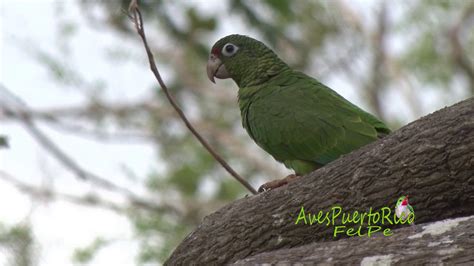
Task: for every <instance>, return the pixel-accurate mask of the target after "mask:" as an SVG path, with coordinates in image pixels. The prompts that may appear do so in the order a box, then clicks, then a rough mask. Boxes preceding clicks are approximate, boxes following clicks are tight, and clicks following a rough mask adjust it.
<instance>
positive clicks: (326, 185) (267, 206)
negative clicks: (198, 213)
mask: <svg viewBox="0 0 474 266" xmlns="http://www.w3.org/2000/svg"><path fill="white" fill-rule="evenodd" d="M472 154H474V98H470V99H467V100H465V101H463V102H460V103H458V104H456V105H454V106H451V107H449V108H444V109H442V110H440V111H437V112H435V113H433V114H431V115H428V116H426V117H423V118H421V119H419V120H417V121H415V122H412V123H410V124H408V125H407V126H405V127H403V128H401V129H399V130H397V131H396V132H393V133H392V134H390V135H389V136H387V137H385V138H384V139H381V140H378V141H376V142H374V143H371V144H369V145H367V146H365V147H362V148H361V149H359V150H357V151H354V152H352V153H350V154H348V155H346V156H343V157H342V158H340V159H338V160H336V161H334V162H332V163H330V164H328V165H326V166H325V167H323V168H320V169H318V170H317V171H315V172H313V173H311V174H309V175H307V176H304V177H301V178H299V179H297V180H295V181H294V182H292V183H290V184H289V185H287V186H286V187H282V188H277V189H275V190H270V191H268V192H265V193H261V194H259V195H256V196H252V197H247V198H244V199H240V200H237V201H235V202H233V203H231V204H229V205H227V206H225V207H223V208H222V209H220V210H219V211H217V212H215V213H213V214H211V215H209V216H207V217H206V218H204V220H203V222H202V223H201V225H199V227H198V228H197V229H196V230H195V231H194V232H192V233H191V234H189V235H188V236H187V237H186V238H185V239H184V240H183V242H182V243H181V244H180V245H179V246H178V247H177V248H176V250H175V251H174V252H173V254H172V255H171V257H170V258H169V259H168V261H167V262H166V263H167V264H168V265H186V264H190V263H194V264H196V263H197V264H206V265H211V264H226V263H232V262H235V261H237V260H242V259H244V258H247V257H251V256H254V255H257V254H260V253H263V252H270V251H273V250H279V249H284V248H293V247H297V246H303V245H307V244H311V243H315V242H316V243H318V242H321V241H331V240H337V239H338V238H333V233H334V226H325V225H320V224H316V225H312V226H310V225H304V224H302V222H301V223H300V224H295V221H296V219H297V217H298V216H299V212H300V210H301V207H302V206H304V209H305V210H307V211H310V212H311V213H317V212H318V211H319V210H322V211H329V210H330V209H331V208H332V207H333V206H335V205H337V206H342V208H343V210H344V212H345V213H347V212H350V213H352V212H353V211H356V210H357V211H359V212H365V211H368V210H369V208H373V209H374V210H378V209H380V208H382V207H390V208H391V209H392V208H393V206H394V204H395V202H396V200H397V199H398V197H400V196H401V195H410V202H411V204H412V206H413V207H414V209H415V214H416V220H415V222H416V223H417V224H420V223H427V222H433V221H437V220H441V219H446V218H453V217H460V216H469V215H474V172H473V169H474V160H473V157H472ZM392 210H393V209H392ZM335 225H340V221H336V224H335ZM385 239H386V241H392V238H391V237H385ZM407 241H409V240H407ZM326 243H327V242H324V243H319V245H326ZM342 257H343V256H342V254H341V255H340V256H338V257H335V258H334V259H335V260H334V261H335V262H336V259H342ZM315 261H316V258H315Z"/></svg>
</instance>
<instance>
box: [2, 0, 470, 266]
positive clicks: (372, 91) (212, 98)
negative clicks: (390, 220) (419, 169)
mask: <svg viewBox="0 0 474 266" xmlns="http://www.w3.org/2000/svg"><path fill="white" fill-rule="evenodd" d="M142 2H143V3H140V5H141V10H142V11H143V12H144V16H145V23H146V24H147V34H148V36H149V37H148V38H149V42H150V44H151V45H152V49H153V52H154V54H155V57H156V59H157V61H158V64H159V67H160V70H162V72H163V76H164V78H165V79H166V82H167V84H168V85H169V86H170V88H171V90H172V93H173V94H174V95H175V97H176V98H177V100H178V101H179V102H180V104H181V106H182V108H183V109H184V111H185V112H186V114H187V115H188V116H189V117H190V119H191V120H192V123H193V124H194V125H196V127H197V128H198V130H199V131H200V132H201V133H202V134H203V135H204V137H205V138H206V139H207V140H209V141H210V142H211V144H212V145H213V146H214V147H216V149H217V150H219V151H220V152H221V153H222V154H223V155H224V157H225V158H226V159H227V160H228V162H229V163H230V164H231V165H232V166H233V167H235V168H236V170H237V171H238V172H239V173H240V174H241V175H242V176H244V177H246V178H247V179H248V180H249V181H250V182H251V183H252V184H253V185H254V186H257V185H259V184H260V183H262V182H263V181H264V180H268V179H271V178H275V177H280V176H283V175H285V174H286V173H287V170H286V169H284V168H283V167H282V166H281V165H279V164H278V163H276V162H274V160H273V159H272V158H271V157H270V156H268V155H267V154H265V153H264V152H263V151H261V150H260V149H259V148H258V147H257V146H256V145H255V144H254V143H253V142H252V141H251V139H250V138H249V137H248V136H247V134H246V133H245V132H244V131H243V129H242V127H241V125H240V114H239V110H238V107H237V103H236V87H235V85H234V84H232V82H231V81H222V82H218V84H217V85H213V84H211V83H210V82H209V81H208V80H207V77H206V75H205V70H204V68H205V64H206V61H207V56H208V53H209V49H210V46H211V45H212V44H213V43H214V42H215V40H217V39H218V38H220V37H222V36H224V35H227V34H230V33H243V34H248V35H252V36H254V37H256V38H258V39H260V40H262V41H264V42H265V43H267V44H268V45H270V46H271V47H273V48H274V49H275V50H276V51H277V53H278V54H279V55H280V56H281V57H282V58H283V59H284V60H285V61H286V62H288V63H289V64H290V65H291V66H293V67H295V68H297V69H300V70H302V71H304V72H306V73H308V74H310V75H311V76H314V77H317V78H319V79H320V80H321V81H322V82H324V83H325V84H328V85H329V86H330V87H332V88H333V89H335V90H336V91H338V92H340V93H341V94H342V95H343V96H345V97H346V98H348V99H349V100H351V101H353V102H355V103H357V104H359V105H362V106H364V107H366V109H368V110H370V111H371V112H372V113H374V114H376V115H377V116H378V117H380V118H382V119H383V120H385V121H387V122H388V124H390V125H391V127H392V128H393V129H396V128H398V127H399V126H401V125H403V124H405V123H407V122H409V121H412V120H414V119H415V118H418V117H420V116H422V115H424V114H427V113H428V112H431V111H434V110H436V109H438V108H440V107H442V106H444V105H448V104H451V103H454V102H457V101H459V100H461V99H464V98H467V97H470V96H472V95H473V94H474V70H473V62H474V34H473V32H474V2H473V1H462V0H457V1H421V0H420V1H405V2H397V3H391V2H387V1H372V2H366V1H363V2H360V3H355V2H352V1H289V0H288V1H286V0H279V1H274V0H264V1H257V2H255V1H241V0H227V1H215V3H212V2H207V1H206V2H194V1H193V2H188V1H142ZM217 2H219V3H217ZM128 4H129V1H125V0H123V1H101V2H99V1H97V2H96V1H81V2H76V3H75V4H74V8H75V10H77V11H79V12H80V14H81V16H82V18H83V19H84V20H85V21H87V23H86V25H85V24H84V23H80V22H79V21H75V20H71V19H70V18H69V17H68V16H67V14H68V13H67V12H70V6H68V5H67V4H65V3H63V2H61V1H59V2H55V3H54V4H53V7H54V8H55V12H54V14H56V15H55V17H54V21H55V23H56V28H54V29H44V30H45V31H54V34H53V35H54V36H55V40H49V39H48V40H46V39H41V37H37V38H39V39H34V38H33V37H31V38H30V39H28V40H25V39H21V38H17V37H15V35H14V34H12V36H13V37H11V38H8V39H6V42H10V43H14V44H15V45H18V47H19V49H22V50H24V52H25V53H26V54H27V55H28V56H30V57H31V61H32V62H39V63H40V64H41V65H42V66H43V67H44V69H45V73H43V74H44V75H46V74H47V75H49V76H50V77H52V78H53V80H54V82H52V84H54V86H55V87H56V86H58V87H60V88H63V89H64V90H65V91H72V92H74V95H75V97H77V98H78V99H80V101H70V102H72V103H70V104H69V103H66V104H65V103H64V102H55V103H53V104H48V105H46V106H44V105H43V106H35V105H31V106H30V104H29V103H30V102H32V101H33V100H34V99H28V98H25V97H23V99H22V100H21V99H18V97H16V96H14V94H15V90H16V88H11V87H9V86H8V85H9V84H3V86H2V89H1V92H0V108H1V109H0V110H1V113H2V114H3V116H0V118H1V120H2V124H4V123H6V122H19V123H20V124H21V125H23V126H24V129H25V130H26V131H27V132H29V133H30V135H31V136H32V137H33V138H34V139H35V140H36V141H37V142H38V143H39V144H40V146H41V147H42V149H43V150H44V152H45V153H48V154H51V155H52V156H53V157H54V158H56V159H57V160H58V161H59V162H60V163H61V164H62V165H63V166H64V168H65V169H66V170H69V171H70V172H71V173H73V174H74V175H75V176H76V177H78V178H79V180H82V181H81V182H85V183H87V184H91V187H90V188H89V189H88V190H87V191H86V192H85V193H82V194H81V195H77V194H75V195H72V194H70V193H65V192H63V187H61V186H58V187H56V186H57V185H55V186H52V185H46V186H45V185H37V184H29V183H25V182H22V181H21V180H22V178H19V177H18V176H17V175H16V174H15V173H14V172H13V173H12V172H8V171H6V170H5V171H4V170H2V172H1V173H0V177H1V178H2V179H3V181H5V182H9V183H11V184H14V185H15V186H16V187H17V188H18V189H19V190H20V191H22V192H23V193H27V194H28V195H32V196H33V197H32V199H33V200H36V199H38V198H41V199H43V200H46V201H50V200H67V201H70V202H74V203H77V204H82V205H87V206H91V207H93V208H95V207H98V208H106V209H110V210H113V211H115V212H118V213H120V214H123V215H124V216H125V217H127V218H128V219H130V221H131V222H132V223H133V225H134V229H135V230H134V232H135V233H136V234H135V238H136V241H138V242H139V246H140V248H139V250H140V251H139V258H138V259H139V262H142V263H143V262H152V263H153V262H162V261H163V260H164V259H165V258H166V257H167V256H168V255H169V254H170V252H171V251H172V249H173V248H174V247H176V245H177V243H179V242H180V241H181V239H182V238H183V237H184V236H185V235H186V234H187V233H189V232H190V230H191V229H193V228H194V227H195V226H196V225H197V224H198V223H199V222H200V221H201V219H202V217H203V216H204V215H207V214H209V213H210V212H212V211H214V210H216V209H218V208H219V207H221V206H223V205H224V204H226V203H228V202H230V201H232V200H234V199H237V198H239V197H242V196H243V195H245V193H246V191H245V190H244V189H243V188H242V187H241V186H240V185H239V184H238V183H237V182H235V181H234V180H233V179H231V178H229V177H228V174H227V173H226V172H225V171H223V169H222V168H221V167H220V166H219V165H218V164H217V163H216V162H215V161H214V160H213V159H212V157H211V156H210V155H209V154H207V153H206V151H205V150H204V149H203V148H202V147H201V146H200V144H199V143H198V142H196V140H195V139H194V138H193V137H192V136H191V135H190V134H189V133H188V131H186V130H185V127H184V126H183V124H182V123H181V121H180V120H179V119H178V117H177V116H176V114H175V113H174V111H173V110H172V109H171V107H170V106H169V104H168V103H167V102H166V99H165V98H164V95H163V94H162V92H161V91H160V90H159V89H158V88H157V85H156V83H155V82H154V81H153V80H152V79H151V78H152V76H151V73H150V72H149V71H148V66H147V63H146V59H145V54H144V51H143V49H142V46H141V42H140V40H139V39H138V37H137V36H136V33H135V31H134V28H133V25H132V23H131V21H130V19H129V18H128V17H127V15H126V13H125V10H126V9H127V7H128ZM7 5H8V4H4V7H5V9H7V8H8V7H7ZM89 29H94V30H98V31H103V32H104V35H110V36H111V37H110V38H112V40H114V41H113V42H112V43H111V44H110V45H108V46H107V49H103V53H104V57H103V58H91V62H100V63H101V64H105V65H107V66H108V67H109V68H111V69H112V70H113V69H114V67H117V66H118V65H126V64H134V65H139V66H140V67H142V68H143V70H142V71H141V72H140V73H135V72H133V73H130V75H129V76H127V79H130V80H136V81H137V84H146V85H141V86H144V88H126V89H127V90H130V91H133V90H140V91H147V93H145V94H141V95H138V96H136V95H135V97H133V98H130V99H129V98H126V97H123V98H120V97H117V96H118V95H117V93H115V90H116V89H117V88H114V87H111V86H113V85H112V84H114V82H113V79H114V77H110V76H104V74H103V73H94V75H91V74H90V73H87V71H85V70H87V66H86V65H75V64H74V60H73V59H74V49H76V47H77V46H78V45H86V44H78V43H76V42H75V38H76V36H77V35H78V34H81V31H87V30H89ZM9 32H10V33H11V32H14V30H13V29H10V30H9ZM106 38H107V37H106V36H104V39H101V40H97V42H101V41H104V42H106ZM36 41H37V42H38V43H39V44H41V42H40V41H44V42H47V43H52V45H53V46H54V47H56V49H55V50H52V49H44V48H42V46H41V45H37V46H36V45H35V46H31V45H29V43H30V42H36ZM92 59H93V60H92ZM2 67H6V66H4V63H3V62H2ZM18 68H19V69H20V70H21V67H18ZM25 78H29V77H28V76H25ZM139 81H140V82H139ZM115 85H117V84H115ZM52 86H53V85H52ZM114 89H115V90H114ZM122 89H123V88H122ZM110 95H113V96H112V97H111V96H110ZM45 97H46V95H45ZM75 102H76V103H75ZM77 102H78V103H77ZM10 125H11V124H9V126H10ZM2 127H3V126H2ZM45 127H47V128H48V130H50V129H53V130H54V131H57V132H60V133H61V134H64V135H69V134H72V135H77V136H80V137H83V138H88V139H92V140H94V141H97V142H105V141H107V142H111V143H130V144H132V143H140V144H144V145H147V146H152V147H154V149H155V152H156V165H157V166H156V167H154V169H155V170H150V171H149V173H148V175H147V176H146V177H142V176H136V175H135V174H134V173H133V172H131V171H129V169H128V168H127V167H125V168H124V170H123V175H124V176H125V178H124V179H125V180H128V181H126V182H125V181H120V182H119V181H118V180H117V179H116V177H112V176H106V177H102V176H101V175H100V169H99V170H97V169H96V170H95V171H92V169H89V168H88V166H87V165H83V164H81V163H80V161H81V158H80V157H77V155H75V154H74V152H66V151H65V150H64V145H63V143H58V141H56V140H55V138H54V137H52V134H47V133H45ZM0 133H2V132H0ZM0 135H2V136H3V135H5V134H0ZM7 137H8V139H9V140H11V141H12V144H11V145H10V146H11V147H10V149H16V148H15V145H14V140H15V138H16V136H12V135H8V134H7ZM58 151H59V152H58ZM0 152H5V156H8V154H7V153H8V150H2V151H0ZM130 156H131V157H132V156H134V154H133V153H130ZM73 158H75V159H73ZM2 169H3V167H2ZM96 172H97V173H96ZM23 180H24V179H23ZM130 180H132V181H130ZM127 182H131V183H133V184H134V185H133V189H132V188H126V187H127V185H126V184H128V183H127ZM124 184H125V185H124ZM110 193H113V194H114V195H118V197H120V199H121V200H119V201H117V200H116V199H115V198H114V197H116V196H114V197H110V196H109V194H110ZM31 226H32V228H30V227H31ZM15 228H16V227H13V228H12V229H8V230H7V229H6V230H5V231H3V232H0V233H2V235H4V236H5V237H6V236H9V237H12V236H18V238H20V237H23V238H24V237H25V236H27V239H28V242H27V243H32V242H34V241H35V240H34V239H32V238H31V235H30V234H29V233H28V232H30V231H31V230H33V231H34V224H32V225H30V224H28V225H27V226H26V227H21V228H22V230H23V231H21V232H23V233H22V234H12V233H11V232H14V231H15V230H14V229H15ZM24 228H27V229H24ZM12 230H13V231H12ZM114 241H115V240H113V239H112V240H111V239H103V238H101V237H100V236H98V238H97V239H96V240H94V241H92V242H91V244H90V246H87V247H78V250H77V251H76V255H75V257H74V258H75V259H76V260H77V261H81V262H86V261H89V260H91V259H93V258H94V254H95V252H96V251H99V250H102V249H106V248H107V246H108V245H110V244H111V243H113V242H114ZM27 246H28V245H25V247H26V248H27ZM12 252H13V251H12ZM26 254H34V253H26ZM32 261H34V260H33V258H31V260H30V261H27V262H25V263H26V264H31V263H32Z"/></svg>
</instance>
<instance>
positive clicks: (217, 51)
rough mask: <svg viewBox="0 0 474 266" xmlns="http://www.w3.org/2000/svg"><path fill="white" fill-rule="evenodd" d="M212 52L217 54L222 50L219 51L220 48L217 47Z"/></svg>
mask: <svg viewBox="0 0 474 266" xmlns="http://www.w3.org/2000/svg"><path fill="white" fill-rule="evenodd" d="M211 53H212V54H215V55H220V51H219V49H217V47H214V48H212V51H211Z"/></svg>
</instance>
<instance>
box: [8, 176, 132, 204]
mask: <svg viewBox="0 0 474 266" xmlns="http://www.w3.org/2000/svg"><path fill="white" fill-rule="evenodd" d="M0 179H1V180H3V181H5V182H8V183H10V184H12V185H13V186H15V187H16V188H17V189H18V190H20V191H21V192H23V193H25V194H27V195H29V196H31V197H33V198H35V199H40V200H48V201H50V200H55V199H61V200H65V201H68V202H71V203H74V204H78V205H84V206H88V207H102V208H105V209H109V210H112V211H115V212H118V213H123V212H125V211H126V208H124V207H122V206H119V205H118V204H115V203H113V202H110V201H107V200H104V199H102V198H100V197H98V196H97V195H93V194H88V195H86V196H82V197H81V196H76V195H70V194H65V193H60V192H57V191H54V190H53V189H48V188H39V187H36V186H33V185H29V184H27V183H24V182H21V181H20V180H18V179H17V178H15V177H13V176H12V175H10V174H9V173H7V172H5V171H1V170H0Z"/></svg>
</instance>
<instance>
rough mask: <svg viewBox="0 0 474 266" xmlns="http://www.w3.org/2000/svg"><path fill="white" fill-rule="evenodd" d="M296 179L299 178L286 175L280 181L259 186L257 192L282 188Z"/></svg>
mask: <svg viewBox="0 0 474 266" xmlns="http://www.w3.org/2000/svg"><path fill="white" fill-rule="evenodd" d="M297 177H299V176H297V175H293V174H292V175H288V176H287V177H285V178H282V179H277V180H272V181H270V182H267V183H265V184H263V185H261V186H260V187H259V188H258V192H264V191H268V190H272V189H275V188H277V187H281V186H284V185H286V184H288V183H290V182H291V181H293V180H294V179H295V178H297Z"/></svg>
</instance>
